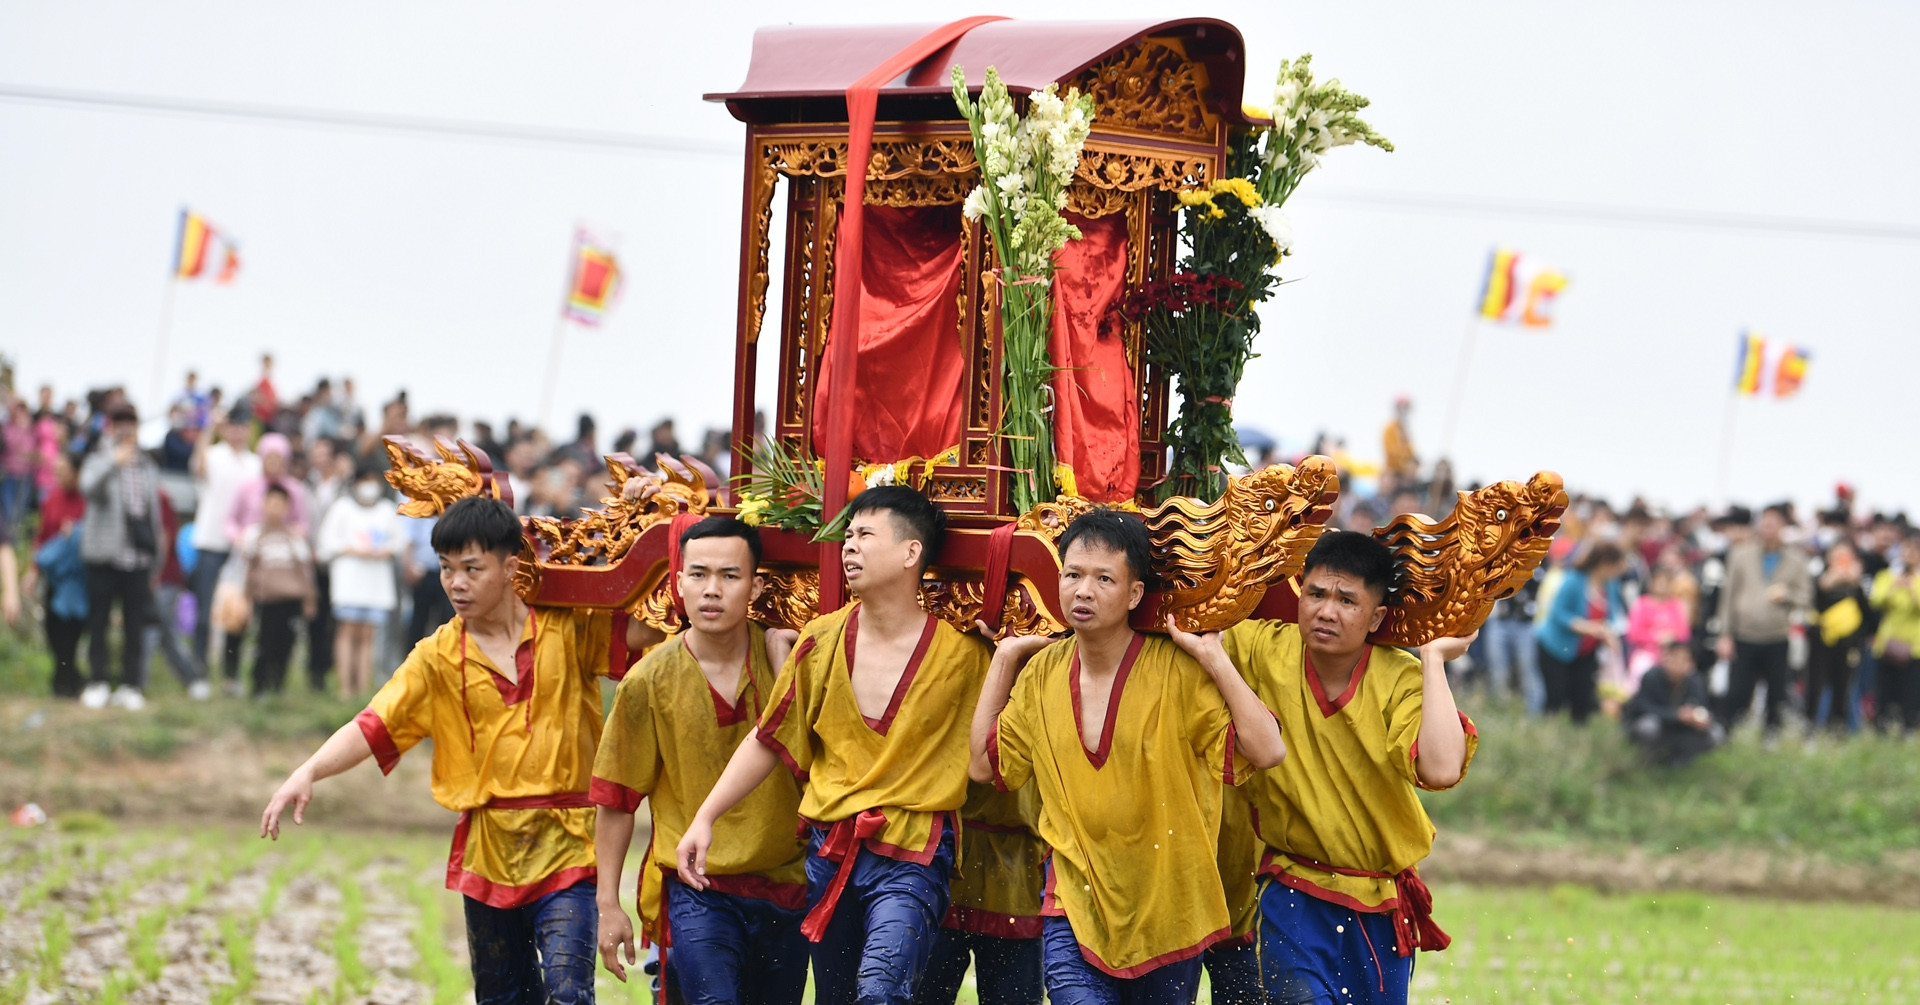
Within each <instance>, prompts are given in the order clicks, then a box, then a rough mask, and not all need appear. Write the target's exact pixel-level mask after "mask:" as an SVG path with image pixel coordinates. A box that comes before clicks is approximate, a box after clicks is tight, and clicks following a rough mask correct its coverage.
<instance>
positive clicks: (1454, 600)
mask: <svg viewBox="0 0 1920 1005" xmlns="http://www.w3.org/2000/svg"><path fill="white" fill-rule="evenodd" d="M1566 508H1567V492H1566V489H1565V487H1564V486H1563V485H1562V483H1561V481H1560V476H1559V475H1556V474H1554V473H1552V472H1550V471H1542V472H1540V473H1539V474H1536V475H1534V476H1533V478H1532V479H1530V480H1529V481H1527V482H1526V483H1524V484H1522V483H1520V482H1511V481H1509V482H1494V483H1493V484H1491V485H1488V486H1486V487H1484V488H1481V489H1477V490H1475V491H1473V492H1462V493H1460V501H1459V502H1458V503H1457V504H1455V506H1454V508H1453V513H1452V514H1451V515H1449V516H1448V517H1447V518H1446V519H1444V520H1440V521H1438V522H1434V521H1430V520H1428V519H1427V518H1425V517H1422V516H1419V515H1416V514H1405V515H1401V516H1397V517H1394V518H1393V519H1392V520H1391V521H1389V522H1388V523H1387V525H1386V526H1384V527H1381V528H1379V529H1377V530H1375V531H1374V532H1373V536H1374V538H1375V539H1377V540H1378V541H1380V543H1382V544H1384V545H1386V546H1387V547H1388V548H1390V549H1392V551H1393V553H1394V573H1393V584H1392V597H1393V603H1394V607H1393V611H1392V613H1391V614H1390V615H1389V616H1388V619H1387V624H1386V626H1385V627H1384V628H1383V629H1382V630H1381V633H1380V635H1379V636H1377V638H1378V639H1379V640H1380V641H1383V642H1386V643H1389V644H1391V645H1396V646H1419V645H1425V644H1426V643H1427V642H1430V641H1432V640H1433V639H1438V638H1447V637H1458V636H1464V635H1467V634H1469V633H1471V632H1474V631H1477V630H1478V629H1479V628H1480V625H1481V624H1482V623H1483V622H1485V621H1486V620H1487V615H1488V614H1490V613H1492V611H1493V605H1494V602H1495V601H1498V600H1503V599H1505V598H1507V597H1510V596H1512V595H1513V594H1514V591H1516V590H1518V589H1520V587H1522V586H1524V585H1525V584H1526V582H1527V580H1529V579H1531V578H1532V577H1533V571H1534V569H1536V568H1537V567H1539V565H1540V562H1541V561H1542V560H1543V559H1545V558H1546V557H1547V549H1548V548H1549V547H1551V546H1552V544H1553V535H1554V534H1555V532H1557V531H1558V530H1559V529H1560V514H1561V513H1563V512H1565V510H1566Z"/></svg>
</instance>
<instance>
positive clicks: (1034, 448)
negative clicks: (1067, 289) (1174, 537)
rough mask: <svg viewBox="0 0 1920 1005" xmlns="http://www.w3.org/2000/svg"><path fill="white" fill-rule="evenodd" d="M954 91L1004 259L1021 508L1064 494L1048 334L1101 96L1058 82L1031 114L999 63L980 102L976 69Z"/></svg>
mask: <svg viewBox="0 0 1920 1005" xmlns="http://www.w3.org/2000/svg"><path fill="white" fill-rule="evenodd" d="M953 100H954V103H955V104H956V105H958V106H959V108H960V113H961V114H962V115H963V116H965V118H966V120H967V126H968V128H969V129H970V130H971V132H972V133H973V147H974V153H975V156H976V157H977V158H978V159H979V161H980V175H981V179H980V185H979V186H977V187H976V188H974V190H973V191H972V192H971V193H969V194H968V195H967V201H966V205H965V208H964V212H965V215H966V218H967V219H968V220H981V221H983V225H984V227H985V229H986V231H987V233H988V234H989V235H990V236H991V237H992V240H993V247H994V251H995V253H996V254H997V255H998V256H999V261H1000V265H999V268H998V269H996V270H995V273H994V274H995V276H996V278H997V282H996V283H995V284H994V287H995V293H996V294H997V297H998V300H999V303H1000V331H1001V358H1002V360H1003V361H1004V366H1005V375H1004V383H1003V385H1002V396H1001V397H1002V410H1001V419H1000V433H999V436H1000V439H1001V441H1002V442H1003V443H1004V445H1005V451H1006V452H1005V455H1004V456H1005V457H1006V458H1007V462H1008V467H1009V468H1011V469H1012V472H1013V505H1014V509H1016V510H1017V511H1019V512H1022V513H1025V512H1027V511H1029V510H1031V509H1032V508H1033V507H1034V506H1036V505H1038V504H1039V503H1043V502H1051V501H1053V499H1054V498H1055V496H1056V495H1057V490H1056V487H1055V480H1054V451H1053V424H1052V411H1053V406H1052V390H1051V386H1050V384H1049V381H1051V380H1052V378H1053V369H1054V368H1053V363H1052V360H1051V358H1050V357H1049V356H1048V354H1047V342H1048V339H1049V337H1050V335H1051V327H1052V323H1053V287H1052V279H1053V255H1054V252H1056V251H1059V250H1060V249H1061V248H1062V247H1065V246H1066V243H1067V242H1068V241H1070V240H1075V239H1078V238H1079V237H1080V228H1078V227H1075V226H1073V225H1072V224H1070V223H1068V222H1067V221H1066V219H1065V218H1064V217H1062V216H1061V215H1060V211H1061V210H1063V209H1065V208H1066V205H1067V186H1068V185H1070V184H1072V182H1073V172H1074V168H1076V167H1077V166H1078V165H1079V163H1080V149H1081V147H1082V146H1083V145H1084V144H1085V143H1086V140H1087V132H1088V131H1089V129H1090V128H1091V127H1092V124H1093V99H1092V97H1090V96H1085V95H1082V94H1081V93H1080V92H1079V89H1077V88H1075V89H1072V90H1069V91H1068V92H1067V93H1066V94H1065V95H1061V94H1059V93H1058V85H1055V84H1048V85H1047V87H1046V90H1044V91H1037V92H1035V93H1033V94H1031V95H1029V96H1028V98H1027V114H1026V116H1025V117H1024V118H1022V117H1021V116H1019V115H1017V114H1015V112H1014V109H1013V97H1012V95H1010V94H1008V93H1007V87H1006V84H1005V83H1003V82H1002V81H1001V79H1000V73H999V71H998V70H996V69H995V68H993V67H991V66H989V67H987V73H986V84H985V86H983V87H982V88H981V90H980V100H979V101H978V102H977V103H976V102H974V101H973V100H972V99H971V98H970V97H969V95H968V92H967V77H966V71H965V70H964V69H962V68H961V67H958V66H956V67H954V68H953Z"/></svg>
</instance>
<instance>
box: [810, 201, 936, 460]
mask: <svg viewBox="0 0 1920 1005" xmlns="http://www.w3.org/2000/svg"><path fill="white" fill-rule="evenodd" d="M865 219H866V229H865V235H866V237H865V244H864V246H863V249H862V253H861V258H862V264H861V284H860V288H861V296H860V348H859V354H860V363H859V369H858V373H857V375H856V376H857V379H856V381H855V385H856V386H855V387H854V395H853V405H854V409H853V415H854V421H853V456H854V457H855V458H856V459H858V460H860V461H865V462H868V463H885V462H891V461H898V460H904V459H906V458H909V457H928V458H931V457H934V456H937V455H938V454H939V453H940V452H941V451H943V450H946V449H947V448H948V447H952V446H954V445H956V444H957V443H959V442H960V427H961V423H962V422H964V421H965V407H966V402H965V398H964V395H963V392H964V389H965V383H966V367H967V361H966V357H965V355H964V354H963V353H962V352H961V349H960V308H959V305H958V303H957V300H956V298H957V297H958V296H959V295H960V227H961V222H960V207H958V206H927V207H921V208H896V207H892V206H868V207H866V213H865ZM828 337H829V338H838V337H839V333H837V332H834V333H831V334H830V335H829V336H828ZM820 358H821V361H822V362H821V379H820V392H819V394H820V396H819V398H818V399H817V400H816V401H815V402H814V408H813V440H814V449H815V450H816V451H819V452H821V453H822V454H824V452H825V450H826V442H827V416H828V415H829V414H831V410H832V402H833V400H834V397H835V396H836V395H837V394H839V393H840V391H839V386H838V384H839V382H838V381H837V380H836V378H835V374H834V372H833V367H832V365H831V363H830V361H831V359H832V358H833V357H832V355H831V354H826V353H823V354H822V355H821V357H820Z"/></svg>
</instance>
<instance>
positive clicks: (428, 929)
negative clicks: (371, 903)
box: [407, 879, 467, 1005]
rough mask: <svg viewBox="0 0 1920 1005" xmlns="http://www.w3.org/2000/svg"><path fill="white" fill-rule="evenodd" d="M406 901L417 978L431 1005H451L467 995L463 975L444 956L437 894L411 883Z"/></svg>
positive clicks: (449, 955)
mask: <svg viewBox="0 0 1920 1005" xmlns="http://www.w3.org/2000/svg"><path fill="white" fill-rule="evenodd" d="M407 898H408V899H409V900H411V901H413V905H414V908H415V911H416V913H415V914H414V919H413V949H414V953H415V954H417V955H418V957H419V964H418V967H417V973H416V975H415V976H417V977H418V978H419V979H420V982H421V983H423V984H425V985H427V986H428V987H430V988H432V989H433V1003H434V1005H452V1003H453V1002H457V1001H459V1000H460V999H461V998H462V997H464V996H465V995H466V993H467V974H466V971H465V970H463V969H462V968H461V967H460V965H459V964H457V963H455V962H454V961H453V954H452V953H449V952H447V943H446V939H445V938H444V935H443V933H444V932H445V926H446V915H445V913H444V912H443V911H442V909H441V906H440V891H439V890H437V889H435V888H434V887H433V885H432V884H429V883H424V882H421V881H419V880H417V879H416V880H414V881H413V882H412V883H409V884H408V886H407Z"/></svg>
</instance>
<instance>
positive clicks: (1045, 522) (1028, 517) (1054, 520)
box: [1013, 496, 1094, 543]
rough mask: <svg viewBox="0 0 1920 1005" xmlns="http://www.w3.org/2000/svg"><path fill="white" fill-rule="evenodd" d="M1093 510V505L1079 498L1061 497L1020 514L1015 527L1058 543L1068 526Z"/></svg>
mask: <svg viewBox="0 0 1920 1005" xmlns="http://www.w3.org/2000/svg"><path fill="white" fill-rule="evenodd" d="M1093 508H1094V505H1093V503H1090V502H1088V501H1086V500H1085V499H1082V498H1080V497H1079V496H1061V497H1060V498H1058V499H1055V500H1054V501H1052V502H1044V503H1041V504H1039V505H1037V506H1035V507H1034V508H1032V509H1030V510H1028V511H1026V512H1025V513H1022V514H1020V516H1019V518H1018V519H1016V520H1014V522H1013V525H1014V526H1015V527H1017V528H1019V529H1020V530H1024V531H1028V532H1029V533H1033V534H1038V535H1040V536H1041V537H1044V538H1046V539H1047V540H1048V541H1052V542H1056V543H1057V542H1058V541H1059V540H1060V535H1061V534H1063V533H1065V532H1066V529H1067V524H1070V523H1072V522H1073V521H1074V518H1075V517H1078V516H1079V515H1080V514H1082V513H1086V512H1090V511H1091V510H1092V509H1093Z"/></svg>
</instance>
